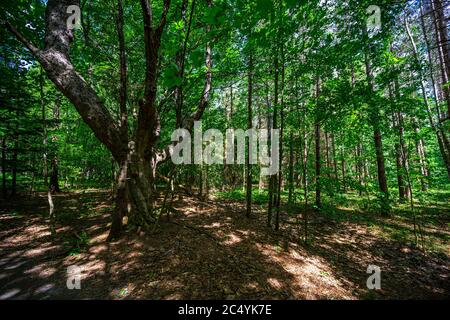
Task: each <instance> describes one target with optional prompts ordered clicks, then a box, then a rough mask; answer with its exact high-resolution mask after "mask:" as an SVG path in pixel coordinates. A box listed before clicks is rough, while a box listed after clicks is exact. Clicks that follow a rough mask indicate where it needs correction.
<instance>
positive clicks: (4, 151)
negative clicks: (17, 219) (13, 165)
mask: <svg viewBox="0 0 450 320" xmlns="http://www.w3.org/2000/svg"><path fill="white" fill-rule="evenodd" d="M2 192H3V199H6V197H7V196H8V190H7V189H6V138H5V137H3V138H2Z"/></svg>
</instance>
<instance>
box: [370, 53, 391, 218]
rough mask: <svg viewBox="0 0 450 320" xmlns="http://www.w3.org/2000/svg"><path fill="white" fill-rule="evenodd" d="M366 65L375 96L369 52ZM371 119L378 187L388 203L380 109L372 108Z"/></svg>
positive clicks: (371, 88)
mask: <svg viewBox="0 0 450 320" xmlns="http://www.w3.org/2000/svg"><path fill="white" fill-rule="evenodd" d="M365 63H366V76H367V82H368V85H369V88H370V91H371V93H372V94H374V91H375V83H374V78H373V73H372V66H371V63H370V59H369V56H368V53H367V52H366V54H365ZM370 117H371V122H372V124H373V127H374V132H373V138H374V143H375V153H376V160H377V173H378V185H379V188H380V191H381V192H382V193H383V194H384V197H385V199H384V200H383V201H387V198H388V197H389V193H388V186H387V179H386V169H385V164H384V154H383V142H382V136H381V130H380V119H379V113H378V108H377V107H376V106H371V115H370ZM385 213H386V212H385Z"/></svg>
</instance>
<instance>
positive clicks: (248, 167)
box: [245, 53, 253, 218]
mask: <svg viewBox="0 0 450 320" xmlns="http://www.w3.org/2000/svg"><path fill="white" fill-rule="evenodd" d="M247 98H248V101H247V129H249V130H250V129H252V127H253V125H252V119H253V115H252V98H253V55H252V54H251V53H250V57H249V61H248V97H247ZM251 140H252V137H249V138H248V155H247V157H246V158H245V168H246V173H247V177H246V188H247V192H246V208H247V210H246V215H247V218H249V217H250V215H251V213H252V167H251V164H250V161H251V160H252V159H251V150H252V148H251V143H252V141H251Z"/></svg>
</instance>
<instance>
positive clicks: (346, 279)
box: [0, 190, 450, 299]
mask: <svg viewBox="0 0 450 320" xmlns="http://www.w3.org/2000/svg"><path fill="white" fill-rule="evenodd" d="M108 196H109V195H108V194H107V193H106V192H105V193H102V192H100V191H98V190H97V191H93V192H85V193H74V194H62V195H58V196H57V197H55V198H56V200H55V202H56V203H57V216H58V214H59V218H58V222H57V226H56V227H57V228H56V230H57V233H56V236H52V235H51V233H50V230H49V226H48V225H49V223H48V219H46V218H45V217H43V216H42V214H41V212H42V213H43V212H45V210H42V211H39V214H37V212H36V213H35V212H34V211H33V210H32V209H31V208H33V207H35V208H45V197H40V198H37V199H32V200H30V202H32V201H34V204H33V203H26V204H25V205H24V206H23V208H16V209H15V211H14V212H15V214H10V213H9V212H8V210H9V209H5V210H2V212H1V214H0V239H1V242H0V250H1V251H0V299H27V298H36V299H60V298H67V299H93V298H99V299H137V298H147V299H208V298H214V299H238V298H239V299H362V298H445V297H446V298H449V293H450V288H449V281H448V280H449V279H448V277H449V258H448V256H442V255H441V256H439V257H438V256H436V255H432V254H426V253H423V252H421V251H419V250H418V249H416V248H414V247H411V246H408V245H405V244H402V243H400V242H395V241H393V240H391V239H387V238H384V237H381V236H380V234H379V233H378V232H377V231H376V230H375V229H374V228H371V227H369V226H368V225H366V224H363V223H355V222H336V221H331V220H330V221H329V220H327V219H324V218H323V217H320V216H317V215H315V214H313V213H310V214H308V215H309V217H310V226H309V228H310V231H309V232H310V237H311V243H310V244H309V246H305V245H304V244H303V242H302V239H301V237H302V234H303V233H302V230H301V227H300V226H298V225H295V224H294V222H295V221H296V220H295V218H293V217H291V216H287V215H286V213H284V212H282V218H283V219H282V221H286V222H289V221H290V223H289V224H288V223H282V225H281V230H280V231H279V232H274V231H272V230H269V229H267V227H266V212H265V210H263V209H261V207H259V206H255V207H254V208H253V214H252V217H251V218H250V219H247V218H246V217H245V204H244V203H237V202H231V201H223V200H220V201H209V202H205V201H200V200H198V199H196V198H191V197H185V198H182V199H178V200H176V201H175V202H174V213H173V214H172V216H171V220H170V221H167V219H166V217H164V218H163V219H162V220H161V221H160V225H159V226H158V228H156V229H155V231H154V232H153V233H151V234H147V235H142V236H139V235H137V234H135V233H132V232H127V233H126V234H125V235H124V236H123V237H122V238H121V239H120V240H119V241H117V242H113V243H107V242H106V241H105V240H106V237H107V234H108V224H109V222H110V217H109V212H108V210H111V204H110V202H109V200H108ZM40 210H41V209H40ZM369 264H375V265H378V266H380V267H381V270H382V289H381V290H379V291H377V292H374V291H372V292H369V290H368V289H367V288H366V280H367V277H368V274H367V272H366V270H367V267H368V265H369ZM71 265H77V266H79V267H80V268H81V270H82V273H81V290H69V289H67V287H66V280H67V274H66V270H67V267H69V266H71Z"/></svg>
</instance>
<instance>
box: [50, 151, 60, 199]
mask: <svg viewBox="0 0 450 320" xmlns="http://www.w3.org/2000/svg"><path fill="white" fill-rule="evenodd" d="M50 191H51V193H56V192H61V190H60V188H59V181H58V158H57V157H54V158H53V159H52V174H51V176H50Z"/></svg>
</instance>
